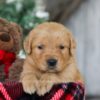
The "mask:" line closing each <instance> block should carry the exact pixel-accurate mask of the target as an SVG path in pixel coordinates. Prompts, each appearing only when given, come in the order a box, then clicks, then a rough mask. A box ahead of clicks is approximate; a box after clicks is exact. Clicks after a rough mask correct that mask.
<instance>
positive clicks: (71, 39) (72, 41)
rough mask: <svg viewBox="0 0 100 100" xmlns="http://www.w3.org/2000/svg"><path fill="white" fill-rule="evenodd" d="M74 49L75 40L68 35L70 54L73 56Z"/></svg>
mask: <svg viewBox="0 0 100 100" xmlns="http://www.w3.org/2000/svg"><path fill="white" fill-rule="evenodd" d="M75 49H76V41H75V39H74V38H73V36H72V35H71V36H70V55H71V56H73V55H74V53H75Z"/></svg>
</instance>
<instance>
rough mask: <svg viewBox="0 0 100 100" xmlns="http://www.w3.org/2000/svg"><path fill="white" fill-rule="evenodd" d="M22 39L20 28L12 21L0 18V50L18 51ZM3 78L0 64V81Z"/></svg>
mask: <svg viewBox="0 0 100 100" xmlns="http://www.w3.org/2000/svg"><path fill="white" fill-rule="evenodd" d="M21 41H22V30H21V28H20V27H19V26H18V25H17V24H16V23H13V22H9V21H7V20H5V19H3V18H0V50H5V51H7V52H14V53H15V54H16V55H17V54H18V53H19V50H20V48H21ZM4 80H5V74H4V65H3V64H2V65H0V81H4Z"/></svg>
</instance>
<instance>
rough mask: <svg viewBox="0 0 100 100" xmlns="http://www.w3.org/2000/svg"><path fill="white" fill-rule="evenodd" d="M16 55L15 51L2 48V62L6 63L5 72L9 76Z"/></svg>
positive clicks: (0, 52)
mask: <svg viewBox="0 0 100 100" xmlns="http://www.w3.org/2000/svg"><path fill="white" fill-rule="evenodd" d="M15 59H16V55H15V53H13V52H6V51H4V50H0V64H4V65H5V67H4V72H5V74H6V77H8V73H9V68H10V66H11V64H12V63H13V62H14V61H15Z"/></svg>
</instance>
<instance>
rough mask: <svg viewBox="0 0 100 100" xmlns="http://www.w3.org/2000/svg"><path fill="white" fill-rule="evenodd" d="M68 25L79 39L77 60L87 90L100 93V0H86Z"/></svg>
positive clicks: (89, 92) (94, 93)
mask: <svg viewBox="0 0 100 100" xmlns="http://www.w3.org/2000/svg"><path fill="white" fill-rule="evenodd" d="M66 25H67V26H68V27H69V28H70V29H71V30H72V32H73V34H74V36H75V38H76V41H77V60H78V65H79V68H80V70H81V72H82V73H83V75H84V77H85V82H86V92H87V93H88V94H93V95H100V0H85V2H84V3H83V4H82V6H81V7H80V8H79V9H78V11H77V12H76V13H75V14H74V15H73V16H72V17H71V18H70V19H69V21H68V22H66Z"/></svg>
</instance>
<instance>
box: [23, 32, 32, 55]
mask: <svg viewBox="0 0 100 100" xmlns="http://www.w3.org/2000/svg"><path fill="white" fill-rule="evenodd" d="M32 39H33V32H32V31H31V32H30V33H29V35H28V36H27V37H26V39H25V41H24V50H25V52H26V53H27V54H31V52H32Z"/></svg>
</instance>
